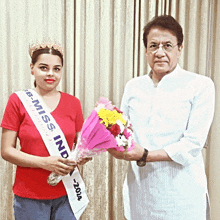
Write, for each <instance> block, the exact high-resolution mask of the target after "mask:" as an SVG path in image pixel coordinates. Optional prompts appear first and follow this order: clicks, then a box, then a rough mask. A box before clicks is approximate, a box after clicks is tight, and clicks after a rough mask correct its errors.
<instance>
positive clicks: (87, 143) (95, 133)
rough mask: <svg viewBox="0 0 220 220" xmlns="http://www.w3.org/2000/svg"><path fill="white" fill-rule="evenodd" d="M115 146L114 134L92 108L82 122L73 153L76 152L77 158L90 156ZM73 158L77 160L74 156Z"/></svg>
mask: <svg viewBox="0 0 220 220" xmlns="http://www.w3.org/2000/svg"><path fill="white" fill-rule="evenodd" d="M116 147H117V142H116V140H115V138H114V136H113V135H112V134H111V133H110V131H109V130H107V129H106V127H105V126H104V125H103V124H101V123H100V119H99V117H98V115H97V112H96V111H95V110H93V111H92V113H91V114H90V116H89V117H88V118H87V119H86V121H85V122H84V124H83V127H82V130H81V132H80V135H79V138H78V140H77V145H76V148H75V151H74V152H73V155H75V154H77V158H79V157H91V156H94V155H96V154H98V153H100V152H105V151H106V150H107V149H109V148H116ZM77 151H78V152H77ZM73 158H74V159H75V160H76V161H77V158H75V156H73Z"/></svg>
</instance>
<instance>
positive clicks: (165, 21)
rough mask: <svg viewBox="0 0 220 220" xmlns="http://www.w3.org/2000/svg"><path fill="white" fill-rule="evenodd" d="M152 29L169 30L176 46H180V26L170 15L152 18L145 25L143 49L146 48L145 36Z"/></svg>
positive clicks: (181, 36) (181, 38) (181, 39)
mask: <svg viewBox="0 0 220 220" xmlns="http://www.w3.org/2000/svg"><path fill="white" fill-rule="evenodd" d="M152 28H160V29H164V30H169V31H170V32H172V33H173V34H174V35H175V36H176V38H177V41H178V46H181V45H182V43H183V31H182V27H181V26H180V24H179V23H178V22H177V21H176V20H175V19H174V18H173V17H172V16H170V15H161V16H156V17H154V18H153V19H152V20H151V21H150V22H149V23H147V25H146V26H145V27H144V29H143V30H144V33H143V41H144V46H145V48H147V36H148V34H149V32H150V30H151V29H152Z"/></svg>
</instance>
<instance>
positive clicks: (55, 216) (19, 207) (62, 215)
mask: <svg viewBox="0 0 220 220" xmlns="http://www.w3.org/2000/svg"><path fill="white" fill-rule="evenodd" d="M14 215H15V220H76V218H75V216H74V214H73V211H72V209H71V207H70V204H69V200H68V197H67V196H62V197H60V198H58V199H51V200H39V199H28V198H23V197H20V196H16V195H15V196H14Z"/></svg>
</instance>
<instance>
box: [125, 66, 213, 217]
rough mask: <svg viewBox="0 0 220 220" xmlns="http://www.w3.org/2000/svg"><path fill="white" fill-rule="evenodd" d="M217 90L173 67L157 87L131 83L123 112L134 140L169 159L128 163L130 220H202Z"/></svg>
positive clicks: (209, 82)
mask: <svg viewBox="0 0 220 220" xmlns="http://www.w3.org/2000/svg"><path fill="white" fill-rule="evenodd" d="M214 96H215V89H214V84H213V82H212V80H211V79H210V78H208V77H205V76H201V75H198V74H195V73H191V72H188V71H185V70H183V69H181V68H180V67H179V65H177V67H176V68H175V70H174V71H173V72H171V73H170V74H167V75H165V76H164V77H163V78H162V80H161V81H160V82H159V84H158V86H157V87H155V86H154V84H153V82H152V80H151V78H150V77H149V76H148V75H145V76H141V77H137V78H134V79H132V80H130V81H129V82H128V83H127V85H126V87H125V91H124V95H123V98H122V104H121V109H122V110H123V111H124V113H125V114H126V115H127V116H128V117H129V118H130V120H131V123H132V125H133V130H134V134H135V141H136V142H137V143H139V144H140V145H141V146H143V147H145V148H146V149H148V150H149V151H152V150H158V149H164V150H165V151H166V152H167V154H168V155H169V156H170V157H171V159H172V160H173V161H161V162H148V163H147V164H146V166H145V167H142V168H140V167H138V166H137V165H136V162H131V163H130V164H129V168H128V173H127V177H126V179H125V183H124V188H123V196H124V209H125V217H126V218H127V219H129V220H205V219H206V205H207V204H206V202H207V200H206V194H207V181H206V175H205V169H204V163H203V157H202V152H201V150H202V148H203V147H204V144H205V141H206V138H207V134H208V131H209V128H210V125H211V123H212V120H213V114H214V100H215V97H214Z"/></svg>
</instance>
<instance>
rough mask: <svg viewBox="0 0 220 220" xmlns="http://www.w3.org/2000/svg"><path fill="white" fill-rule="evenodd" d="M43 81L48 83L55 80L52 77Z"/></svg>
mask: <svg viewBox="0 0 220 220" xmlns="http://www.w3.org/2000/svg"><path fill="white" fill-rule="evenodd" d="M45 81H46V82H47V83H50V84H51V83H54V82H55V80H54V79H45Z"/></svg>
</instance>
